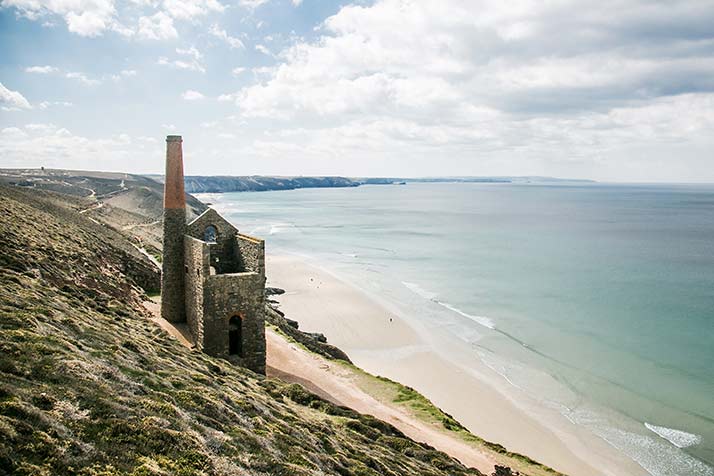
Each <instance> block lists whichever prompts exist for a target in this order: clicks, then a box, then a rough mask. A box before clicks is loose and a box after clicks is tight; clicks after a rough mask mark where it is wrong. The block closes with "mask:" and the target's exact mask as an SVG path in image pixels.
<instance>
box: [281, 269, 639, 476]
mask: <svg viewBox="0 0 714 476" xmlns="http://www.w3.org/2000/svg"><path fill="white" fill-rule="evenodd" d="M267 273H268V285H269V286H275V287H279V288H282V289H285V290H286V293H285V294H283V295H281V296H278V297H277V300H278V301H279V302H280V306H281V309H282V310H283V311H284V312H285V313H286V315H287V316H288V317H290V318H292V319H295V320H297V321H298V322H299V323H300V329H301V330H304V331H308V332H321V333H324V334H325V336H327V338H328V341H329V342H330V343H331V344H333V345H336V346H338V347H339V348H341V349H342V350H344V351H345V352H347V354H348V355H349V356H350V358H351V359H352V360H353V361H354V363H355V364H356V365H357V366H359V367H361V368H363V369H365V370H366V371H368V372H370V373H372V374H375V375H382V376H385V377H388V378H390V379H393V380H396V381H398V382H400V383H402V384H405V385H409V386H411V387H413V388H415V389H416V390H418V391H419V392H421V393H422V394H424V395H425V396H426V397H427V398H429V399H430V400H431V401H432V402H434V403H435V404H436V405H437V406H438V407H440V408H441V409H443V410H444V411H446V412H447V413H449V414H451V415H453V416H454V417H455V418H456V419H457V420H458V421H460V422H461V423H462V424H463V425H464V426H466V427H467V428H468V429H469V430H470V431H471V432H472V433H474V434H475V435H478V436H480V437H482V438H485V439H486V440H489V441H493V442H497V443H500V444H502V445H504V446H506V447H507V448H508V449H509V450H511V451H516V452H519V453H522V454H525V455H528V456H530V457H532V458H534V459H536V460H538V461H540V462H542V463H544V464H546V465H548V466H550V467H552V468H554V469H556V470H558V471H561V472H563V473H566V474H570V475H572V476H596V475H613V476H614V475H618V476H621V475H643V474H646V473H645V471H644V470H643V469H642V468H641V467H640V466H639V465H637V464H636V463H634V462H633V461H631V460H629V459H628V458H626V457H625V456H623V455H621V454H620V453H619V452H617V451H616V450H615V449H614V448H612V447H611V446H609V445H608V444H607V443H606V442H605V441H603V440H601V439H599V438H597V437H596V436H594V435H592V434H590V433H587V432H586V431H585V430H582V429H580V428H578V427H575V425H572V424H571V423H570V422H568V421H567V420H566V419H565V418H564V417H562V416H561V415H560V414H558V413H556V412H555V411H547V410H545V409H542V408H538V407H537V406H536V405H532V406H529V405H528V401H527V399H526V398H525V397H524V396H522V395H517V392H518V391H517V389H515V388H513V389H510V390H508V391H504V387H503V386H501V387H499V386H498V385H494V382H497V381H498V379H499V378H500V377H499V376H498V375H497V374H495V372H493V371H492V370H491V369H489V368H488V367H487V366H486V365H483V364H481V363H480V362H474V358H473V354H472V353H468V348H462V346H460V345H459V344H458V342H456V340H455V339H454V342H443V341H439V342H437V343H436V344H435V341H433V340H429V339H428V338H425V334H424V330H423V329H420V328H419V325H418V324H417V323H415V322H413V321H412V320H410V319H409V316H400V315H398V314H396V313H395V312H394V311H393V310H390V309H389V307H388V306H387V305H385V303H383V302H380V301H379V299H377V298H376V297H375V296H369V295H367V294H366V293H365V292H364V291H362V290H361V289H359V288H358V287H356V286H354V285H352V284H348V283H347V282H346V280H344V279H341V278H340V277H337V276H335V275H334V274H333V273H332V272H331V271H328V270H327V269H325V268H322V267H320V266H319V265H317V264H316V263H312V262H308V261H306V260H305V259H304V258H302V257H298V256H292V255H269V256H268V257H267ZM444 346H446V347H445V348H446V349H447V350H448V352H446V353H445V352H444ZM272 358H276V356H275V355H274V356H273V357H272ZM270 359H271V355H270V352H269V354H268V360H269V365H271V363H270ZM274 362H275V361H274ZM276 365H279V364H276ZM291 368H293V369H296V370H293V371H292V373H293V374H294V375H295V376H296V377H297V378H303V379H305V380H306V381H313V383H314V380H316V379H319V376H318V375H315V374H314V373H312V374H311V373H310V372H308V371H307V370H305V371H304V375H300V372H301V370H300V369H301V368H304V366H293V367H291ZM329 380H330V378H328V377H325V376H323V377H322V380H321V382H322V384H321V385H322V386H321V385H318V387H320V388H321V389H322V391H324V392H325V393H327V394H328V395H332V394H336V393H338V390H337V389H336V388H334V385H331V384H330V382H329ZM338 387H339V386H338ZM330 388H332V389H330ZM341 388H343V389H344V387H341ZM347 393H349V392H347ZM341 395H342V396H341V397H339V396H335V397H334V400H336V401H340V402H342V403H345V404H347V405H348V406H349V404H350V401H349V398H347V397H346V394H345V393H344V392H342V394H341ZM351 403H352V404H354V402H351ZM356 406H358V407H359V405H356ZM366 407H367V408H369V407H370V406H369V405H366ZM355 409H356V410H358V411H364V409H363V408H355ZM376 411H377V412H379V410H376ZM377 416H379V415H377ZM382 417H384V418H385V419H386V420H387V421H390V418H391V417H390V415H382ZM392 417H393V415H392ZM410 436H412V437H413V438H415V439H419V438H418V436H419V435H418V431H416V430H415V432H412V434H410ZM444 451H447V452H449V451H448V448H444ZM452 453H453V451H452ZM462 457H463V455H462ZM480 458H481V457H480V456H478V455H476V456H474V457H473V458H471V461H470V462H471V463H473V464H474V465H475V466H477V467H483V460H482V459H480ZM477 463H478V464H477Z"/></svg>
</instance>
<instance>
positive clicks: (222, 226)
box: [186, 208, 238, 239]
mask: <svg viewBox="0 0 714 476" xmlns="http://www.w3.org/2000/svg"><path fill="white" fill-rule="evenodd" d="M209 225H213V226H215V227H216V228H217V229H218V231H220V232H222V233H226V232H229V231H230V232H233V233H238V228H236V227H235V226H233V225H232V224H231V223H230V222H229V221H228V220H226V219H225V218H223V217H222V216H221V214H220V213H218V212H217V211H216V210H215V209H213V208H209V209H208V210H206V211H205V212H203V213H201V214H200V215H199V216H198V217H196V218H195V219H194V220H193V221H191V222H190V223H189V224H188V225H187V226H186V232H187V233H188V234H189V235H191V236H193V237H194V238H198V239H202V238H203V232H204V230H205V229H206V227H207V226H209Z"/></svg>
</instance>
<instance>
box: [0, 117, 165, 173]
mask: <svg viewBox="0 0 714 476" xmlns="http://www.w3.org/2000/svg"><path fill="white" fill-rule="evenodd" d="M0 138H1V139H2V140H0V157H2V166H3V167H40V166H44V167H55V168H60V167H66V166H67V164H68V163H71V164H72V165H73V167H76V168H81V169H96V165H97V156H98V155H101V157H102V169H103V170H117V171H123V170H126V167H131V168H132V169H136V168H137V167H143V168H144V169H145V170H146V167H147V165H142V163H145V161H146V159H145V155H144V156H142V158H141V159H138V158H137V150H141V148H143V144H141V143H139V144H135V143H134V142H135V141H134V140H133V139H132V137H130V136H129V135H127V134H121V133H120V134H115V135H112V136H110V137H107V138H102V139H90V138H87V137H84V136H81V135H76V134H73V133H72V132H70V131H69V130H68V129H66V128H63V127H61V126H57V125H54V124H41V123H40V124H27V125H26V126H24V127H7V128H4V129H2V130H0ZM153 147H156V148H157V149H158V150H156V155H157V156H158V157H160V155H161V154H160V148H159V147H157V146H153ZM153 147H152V148H153ZM149 156H150V157H152V156H153V154H150V155H149ZM159 165H160V159H158V160H156V164H155V166H156V167H157V168H158V166H159ZM149 170H150V169H149ZM147 171H148V170H147Z"/></svg>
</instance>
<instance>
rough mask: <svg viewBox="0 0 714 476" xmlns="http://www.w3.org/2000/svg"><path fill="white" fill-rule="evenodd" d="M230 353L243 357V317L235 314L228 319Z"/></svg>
mask: <svg viewBox="0 0 714 476" xmlns="http://www.w3.org/2000/svg"><path fill="white" fill-rule="evenodd" d="M228 354H229V355H237V356H239V357H243V319H242V318H241V316H233V317H231V319H230V320H229V321H228Z"/></svg>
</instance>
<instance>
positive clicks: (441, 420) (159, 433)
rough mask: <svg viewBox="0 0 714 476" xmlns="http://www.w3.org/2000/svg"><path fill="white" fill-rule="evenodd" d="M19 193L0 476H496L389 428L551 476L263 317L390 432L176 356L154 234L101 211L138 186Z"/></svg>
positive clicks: (1, 349)
mask: <svg viewBox="0 0 714 476" xmlns="http://www.w3.org/2000/svg"><path fill="white" fill-rule="evenodd" d="M82 180H83V179H82ZM67 182H68V183H71V181H67ZM81 183H82V184H85V185H86V184H87V183H88V182H87V181H82V182H81ZM17 185H20V186H5V185H0V211H1V212H2V214H3V218H4V219H3V221H2V223H1V224H0V281H1V284H2V285H1V286H0V373H2V378H1V379H0V381H1V382H2V383H0V475H2V474H19V475H23V474H26V475H30V474H32V475H35V474H48V475H49V474H86V475H98V474H102V475H112V474H142V475H144V474H156V475H163V474H185V475H192V474H211V475H213V474H215V475H223V474H225V475H228V474H249V475H263V474H265V475H274V474H286V475H287V474H290V475H301V474H305V475H307V474H311V475H317V474H340V475H382V474H387V475H389V474H391V475H396V474H420V475H442V474H443V475H446V474H449V475H466V474H472V475H480V474H491V470H490V469H489V470H488V472H486V473H484V472H483V471H479V470H477V469H474V468H467V467H466V466H465V465H463V464H462V463H460V462H459V460H457V459H455V458H454V457H453V456H449V455H448V454H446V453H444V452H441V451H437V450H436V449H434V448H433V447H432V446H430V445H429V444H426V443H420V442H418V441H415V440H414V439H411V438H409V437H407V436H405V433H404V432H403V431H402V430H400V429H399V428H398V427H397V426H398V425H400V424H406V425H407V426H409V427H412V428H414V427H418V425H422V426H421V427H422V428H425V429H429V430H430V431H435V432H437V433H438V434H439V435H442V436H443V435H446V438H447V439H449V440H453V441H457V442H459V444H460V445H462V447H463V448H464V450H465V451H467V452H469V451H472V450H473V451H475V452H480V453H482V454H484V455H486V456H487V458H488V459H489V460H490V461H493V462H494V463H496V464H497V465H498V466H497V467H493V466H491V467H492V468H493V469H494V471H496V472H498V474H499V475H500V474H521V475H531V476H542V475H557V474H559V473H557V472H555V471H553V470H551V469H549V468H547V467H545V466H542V465H540V464H538V463H536V462H535V461H532V460H530V459H529V458H527V457H524V456H521V455H517V454H514V453H510V452H508V451H507V450H506V449H505V448H503V447H502V446H500V445H497V444H493V443H488V442H486V441H484V440H482V439H480V438H478V437H476V436H474V435H472V434H471V433H469V432H468V431H467V430H466V429H465V428H464V427H463V426H461V425H460V424H459V423H458V422H456V421H455V420H454V419H453V418H451V417H450V416H449V415H447V414H445V413H443V412H441V410H439V409H438V408H436V407H434V406H433V405H432V404H431V402H429V401H428V400H427V399H426V398H424V397H423V396H421V395H420V394H418V393H417V392H415V391H414V390H413V389H410V388H408V387H404V386H401V385H399V384H398V383H397V382H392V381H389V380H387V379H383V378H380V377H375V376H372V375H369V374H367V373H366V372H364V371H362V370H360V369H358V368H357V367H355V366H353V365H352V364H351V363H350V361H349V357H348V356H347V355H346V354H345V353H344V352H342V351H341V350H340V349H337V348H336V347H333V346H331V345H329V344H327V343H325V342H323V340H324V339H323V338H322V336H320V335H315V334H308V333H303V332H301V331H299V330H298V329H297V327H298V325H297V324H296V323H294V322H292V321H290V320H289V319H287V318H286V317H285V316H283V315H282V313H281V312H280V311H279V310H278V309H274V308H273V307H269V308H268V309H267V310H266V311H267V312H268V314H269V317H270V319H269V321H270V323H271V329H272V330H271V331H270V333H271V336H272V337H271V338H272V339H273V342H274V343H276V342H277V344H278V345H280V346H281V348H282V349H283V350H286V349H287V350H288V351H290V352H291V353H295V352H298V353H301V354H302V355H304V359H305V360H307V361H310V362H318V361H320V359H322V360H321V362H322V363H321V364H319V367H320V369H322V368H324V367H328V366H330V367H334V368H335V369H341V370H340V372H341V373H342V375H343V377H344V378H346V379H347V380H350V381H358V380H359V381H361V382H362V383H363V384H364V386H365V387H366V388H370V389H377V391H376V392H375V394H378V395H379V398H381V399H382V401H381V402H380V403H383V404H384V405H386V406H391V407H392V408H393V409H394V410H395V412H396V413H395V414H396V415H398V418H396V419H394V420H393V423H394V425H393V424H390V423H386V422H385V421H383V420H380V419H377V418H375V417H373V416H369V415H365V414H360V413H357V412H355V411H354V410H351V409H348V408H346V407H343V406H340V405H338V404H335V403H331V401H332V399H331V398H330V395H322V396H318V395H321V392H320V391H319V389H317V388H315V390H317V391H316V392H315V393H312V392H311V391H310V390H306V388H308V389H313V387H314V385H312V383H311V382H308V381H299V383H301V384H304V385H298V384H296V383H290V381H291V380H290V376H289V375H287V374H285V377H286V378H285V379H282V380H281V379H277V378H265V377H263V376H260V375H257V374H255V373H253V372H251V371H249V370H246V369H243V368H241V367H237V366H234V365H231V364H230V363H228V362H227V361H224V360H221V359H216V358H211V357H209V356H207V355H205V354H203V353H200V352H197V351H195V350H193V349H191V348H190V346H189V347H186V346H185V345H182V344H181V343H180V342H179V341H178V340H177V339H176V338H174V337H172V336H170V335H169V334H167V333H166V332H165V331H164V330H162V329H161V328H160V327H158V326H157V325H156V324H155V322H153V321H152V317H153V316H152V314H151V312H150V311H149V310H148V308H149V306H148V305H147V303H151V301H150V298H149V296H150V295H155V293H157V292H158V289H159V271H158V266H157V264H158V263H157V260H159V259H160V258H161V256H160V249H158V250H153V249H152V250H151V251H152V252H148V251H147V247H146V242H147V241H151V240H150V239H149V238H147V236H150V234H149V235H147V234H146V233H147V230H153V229H155V228H160V223H159V222H157V221H155V220H153V218H152V217H153V215H152V213H154V212H152V211H150V210H149V211H147V210H144V209H139V208H136V207H135V205H136V203H137V202H131V201H125V202H119V203H120V204H122V205H123V206H124V208H121V207H119V206H117V202H116V201H113V203H114V205H112V204H111V203H112V199H114V198H116V196H121V195H128V196H130V197H131V196H135V194H136V189H137V188H138V189H141V188H142V187H144V185H142V184H141V183H140V182H136V183H134V182H131V183H130V182H126V181H125V182H124V183H123V184H122V185H121V190H120V191H118V192H117V193H116V194H112V195H109V196H108V198H107V196H106V195H103V196H101V197H100V198H98V197H97V193H83V192H81V191H74V192H75V193H71V194H66V193H57V192H54V191H51V190H50V189H49V187H38V186H28V185H27V184H17ZM63 192H66V190H63ZM132 203H133V205H132ZM194 203H195V202H194ZM198 203H199V204H200V202H198ZM131 206H134V207H135V208H133V209H132V208H130V207H131ZM155 206H159V207H160V202H157V203H156V205H155ZM202 206H203V204H200V206H197V207H196V208H197V209H200V208H201V207H202ZM203 207H205V206H203ZM142 237H143V239H142ZM273 292H275V290H273ZM291 349H292V350H291ZM287 370H291V369H290V368H287ZM333 384H334V386H335V388H337V389H338V390H340V389H339V386H340V385H344V386H345V388H344V389H342V390H344V391H348V390H350V389H346V386H347V385H349V382H347V381H345V382H340V381H338V380H336V381H335V382H333ZM350 391H353V390H350ZM360 395H363V396H366V397H367V398H371V397H372V396H371V395H370V394H368V393H366V394H360ZM358 398H362V396H359V395H358ZM363 411H364V410H363ZM367 411H370V410H367ZM370 413H372V411H370ZM410 419H412V420H410ZM389 421H392V420H389ZM419 436H421V435H419ZM418 439H419V440H420V441H425V439H424V438H421V437H418ZM427 441H428V440H427ZM463 445H466V446H463ZM447 446H448V445H447ZM506 466H510V467H511V468H517V470H518V472H515V470H514V472H511V470H509V469H506Z"/></svg>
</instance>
